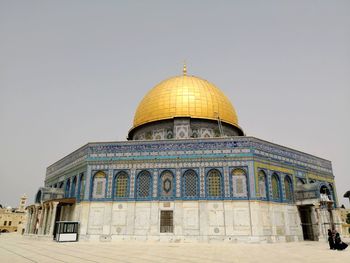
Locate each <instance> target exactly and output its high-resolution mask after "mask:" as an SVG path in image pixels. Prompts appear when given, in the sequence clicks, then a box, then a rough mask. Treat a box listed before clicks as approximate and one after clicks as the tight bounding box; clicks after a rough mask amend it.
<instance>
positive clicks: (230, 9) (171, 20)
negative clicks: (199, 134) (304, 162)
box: [0, 0, 350, 206]
mask: <svg viewBox="0 0 350 263" xmlns="http://www.w3.org/2000/svg"><path fill="white" fill-rule="evenodd" d="M349 14H350V1H335V0H333V1H321V0H320V1H316V0H315V1H298V0H292V1H279V0H278V1H246V0H243V1H204V0H198V1H190V0H186V1H185V0H183V1H86V0H84V1H29V0H26V1H11V0H9V1H4V0H0V203H1V204H3V205H5V204H8V205H12V206H17V204H18V199H19V197H20V196H21V195H22V194H23V193H26V194H27V195H28V196H29V202H30V203H32V202H33V198H34V194H35V192H36V191H37V189H38V187H39V186H42V185H43V182H44V177H45V172H46V167H47V166H48V165H50V164H52V163H53V162H55V161H57V160H58V159H59V158H62V157H64V156H65V155H67V154H69V153H70V152H72V151H73V150H75V149H77V148H79V147H80V146H82V145H84V144H86V143H87V142H91V141H115V140H118V141H120V140H125V139H126V135H127V132H128V129H129V128H131V125H132V121H133V115H134V112H135V110H136V107H137V105H138V103H139V102H140V100H141V99H142V97H143V96H144V95H145V93H146V92H147V91H148V90H149V89H151V88H152V87H153V86H154V85H156V84H157V83H158V82H160V81H162V80H163V79H165V78H168V77H170V76H173V75H178V74H181V70H182V61H183V60H184V59H186V61H187V64H188V73H189V74H193V75H197V76H200V77H202V78H205V79H207V80H209V81H210V82H213V83H214V84H216V85H217V86H218V87H220V88H221V90H223V91H224V93H225V94H226V95H227V96H228V97H229V99H230V100H231V101H232V103H233V105H234V106H235V108H236V110H237V113H238V117H239V124H240V126H241V127H243V129H244V131H245V132H246V134H247V135H250V136H255V137H258V138H261V139H265V140H269V141H272V142H274V143H277V144H281V145H284V146H288V147H292V148H294V149H297V150H300V151H304V152H307V153H310V154H314V155H316V156H319V157H323V158H326V159H328V160H331V161H332V164H333V170H334V174H335V176H336V187H337V191H338V196H339V203H340V204H343V203H344V204H347V205H348V204H349V201H348V200H346V199H344V198H342V195H343V194H344V192H345V191H346V190H350V173H349V170H350V169H349V165H350V158H349V157H350V156H349V149H350V140H349V136H350V118H349V113H350V103H349V102H350V15H349Z"/></svg>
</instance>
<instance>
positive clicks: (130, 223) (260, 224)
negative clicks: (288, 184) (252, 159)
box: [74, 200, 303, 242]
mask: <svg viewBox="0 0 350 263" xmlns="http://www.w3.org/2000/svg"><path fill="white" fill-rule="evenodd" d="M161 211H173V222H174V229H173V233H160V213H161ZM74 214H75V216H74V220H77V221H80V239H82V240H84V239H87V240H101V241H103V240H154V241H170V242H186V241H206V242H207V241H227V242H278V241H298V240H302V239H303V235H302V229H301V226H300V219H299V215H298V211H297V207H296V206H295V205H290V204H281V203H271V202H269V203H268V202H261V201H204V200H203V201H172V202H166V201H165V202H163V201H145V202H81V203H80V204H77V205H76V207H75V211H74Z"/></svg>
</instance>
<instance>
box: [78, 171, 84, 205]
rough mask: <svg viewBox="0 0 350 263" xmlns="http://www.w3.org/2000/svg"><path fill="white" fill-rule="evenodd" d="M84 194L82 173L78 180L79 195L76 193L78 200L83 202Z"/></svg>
mask: <svg viewBox="0 0 350 263" xmlns="http://www.w3.org/2000/svg"><path fill="white" fill-rule="evenodd" d="M84 194H85V176H84V173H81V174H80V178H79V193H78V197H79V200H84Z"/></svg>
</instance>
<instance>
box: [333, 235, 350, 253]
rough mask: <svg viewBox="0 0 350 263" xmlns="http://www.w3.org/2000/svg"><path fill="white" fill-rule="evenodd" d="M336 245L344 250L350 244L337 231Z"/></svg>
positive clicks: (338, 248)
mask: <svg viewBox="0 0 350 263" xmlns="http://www.w3.org/2000/svg"><path fill="white" fill-rule="evenodd" d="M334 246H335V248H336V249H337V250H344V249H346V248H347V247H348V244H346V243H344V242H342V241H341V239H340V235H339V233H336V234H335V239H334Z"/></svg>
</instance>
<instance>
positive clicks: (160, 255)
mask: <svg viewBox="0 0 350 263" xmlns="http://www.w3.org/2000/svg"><path fill="white" fill-rule="evenodd" d="M347 241H349V240H347ZM0 262H1V263H7V262H10V263H15V262H45V263H46V262H69V263H73V262H103V263H108V262H121V263H123V262H130V263H133V262H142V263H144V262H145V263H147V262H150V263H158V262H168V263H177V262H189V263H197V262H198V263H199V262H200V263H207V262H218V263H226V262H239V263H244V262H264V263H275V262H276V263H277V262H278V263H281V262H283V263H284V262H288V263H289V262H298V263H299V262H310V263H312V262H315V263H322V262H327V263H329V262H332V263H336V262H342V263H345V262H350V249H349V248H348V249H347V250H346V251H331V250H329V249H328V244H327V242H326V241H321V242H310V241H304V242H293V243H274V244H243V243H238V244H234V243H162V242H150V241H148V242H147V241H146V242H139V241H114V242H86V241H81V242H76V243H56V242H53V241H47V240H45V241H44V240H38V239H32V238H28V237H23V236H20V235H18V234H16V233H12V234H1V235H0Z"/></svg>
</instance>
